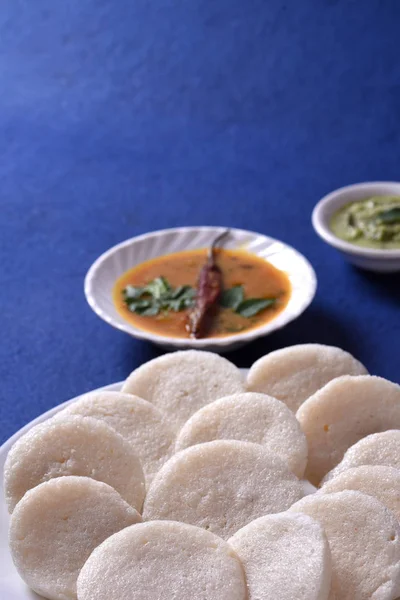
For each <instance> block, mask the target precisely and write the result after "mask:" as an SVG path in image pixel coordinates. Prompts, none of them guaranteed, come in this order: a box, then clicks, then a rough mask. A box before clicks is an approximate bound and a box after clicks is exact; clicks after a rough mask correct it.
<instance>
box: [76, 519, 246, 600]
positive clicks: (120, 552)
mask: <svg viewBox="0 0 400 600" xmlns="http://www.w3.org/2000/svg"><path fill="white" fill-rule="evenodd" d="M246 598H247V596H246V584H245V580H244V573H243V568H242V565H241V564H240V561H239V559H238V558H237V556H236V555H235V553H234V551H233V550H232V548H231V547H230V546H229V545H228V544H227V543H226V542H224V541H223V540H221V539H220V538H218V537H217V536H215V535H213V534H212V533H209V532H208V531H204V530H202V529H199V528H198V527H193V526H191V525H185V524H183V523H174V522H169V521H162V522H161V521H153V522H151V523H143V524H139V525H134V526H133V527H128V528H127V529H125V530H124V531H120V532H119V533H117V534H115V535H113V536H112V537H110V538H109V539H108V540H106V541H105V542H104V543H103V544H101V546H99V547H98V548H96V550H94V552H93V553H92V555H91V556H90V558H89V560H88V561H87V563H86V564H85V566H84V567H83V569H82V571H81V573H80V575H79V579H78V599H79V600H128V599H129V600H246Z"/></svg>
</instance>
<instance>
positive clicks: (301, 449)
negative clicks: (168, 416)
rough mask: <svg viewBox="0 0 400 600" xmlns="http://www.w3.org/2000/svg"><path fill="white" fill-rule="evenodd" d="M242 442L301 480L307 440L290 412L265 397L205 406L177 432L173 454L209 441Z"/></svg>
mask: <svg viewBox="0 0 400 600" xmlns="http://www.w3.org/2000/svg"><path fill="white" fill-rule="evenodd" d="M224 439H225V440H229V439H232V440H242V441H247V442H254V443H256V444H262V445H263V446H264V447H265V448H266V449H267V450H269V451H270V452H271V453H272V454H276V455H277V456H279V457H280V458H282V460H283V461H284V462H286V464H287V465H288V467H289V469H290V470H291V471H293V473H294V474H295V475H297V477H302V476H303V475H304V471H305V468H306V464H307V440H306V437H305V435H304V433H303V432H302V431H301V429H300V425H299V422H298V421H297V419H296V417H295V415H294V414H293V412H292V411H291V410H290V409H289V408H288V407H287V406H286V405H285V404H283V402H280V401H279V400H276V399H275V398H271V397H270V396H266V395H265V394H256V393H251V392H249V393H247V394H246V393H245V394H236V395H234V396H227V397H226V398H221V399H219V400H216V401H215V402H212V403H211V404H207V406H204V407H203V408H201V409H200V410H199V411H197V413H195V414H194V415H193V416H192V417H190V419H189V420H188V421H187V423H186V424H185V425H184V426H183V428H182V429H181V431H180V433H179V435H178V439H177V442H176V450H177V451H179V450H183V449H184V448H188V447H189V446H194V445H195V444H200V443H203V442H210V441H212V440H224Z"/></svg>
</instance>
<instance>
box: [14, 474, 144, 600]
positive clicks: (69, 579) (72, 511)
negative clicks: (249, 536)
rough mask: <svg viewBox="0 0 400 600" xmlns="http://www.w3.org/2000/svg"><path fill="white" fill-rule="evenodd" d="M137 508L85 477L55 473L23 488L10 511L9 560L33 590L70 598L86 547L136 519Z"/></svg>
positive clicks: (56, 599)
mask: <svg viewBox="0 0 400 600" xmlns="http://www.w3.org/2000/svg"><path fill="white" fill-rule="evenodd" d="M140 520H141V517H140V515H139V513H138V512H137V511H136V510H135V509H134V508H132V507H131V506H130V505H129V504H128V503H127V502H125V501H124V500H123V499H122V498H121V496H120V495H119V494H118V493H117V492H116V491H115V490H114V489H113V488H112V487H110V486H109V485H107V484H105V483H102V482H99V481H95V480H94V479H90V478H89V477H59V478H58V479H52V480H51V481H47V482H45V483H41V484H40V485H38V486H37V487H35V488H34V489H32V490H29V491H28V492H27V493H26V494H25V496H24V497H23V498H22V500H21V501H20V502H19V503H18V504H17V506H16V507H15V510H14V512H13V514H12V516H11V523H10V532H9V541H10V550H11V554H12V558H13V561H14V564H15V566H16V568H17V570H18V572H19V574H20V575H21V577H22V579H23V580H24V581H25V582H26V583H27V584H28V585H29V587H31V588H32V589H33V590H34V591H35V592H37V593H38V594H41V596H44V597H45V598H50V599H51V600H67V599H68V600H69V599H71V600H73V599H75V598H76V580H77V578H78V575H79V572H80V570H81V568H82V567H83V565H84V563H85V562H86V560H87V559H88V558H89V556H90V554H91V552H92V550H94V548H96V547H97V546H98V545H99V544H101V542H103V541H104V540H105V539H106V538H108V537H109V536H110V535H112V534H113V533H115V532H117V531H119V530H121V529H123V528H125V527H128V526H129V525H133V524H134V523H138V522H139V521H140Z"/></svg>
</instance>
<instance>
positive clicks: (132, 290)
mask: <svg viewBox="0 0 400 600" xmlns="http://www.w3.org/2000/svg"><path fill="white" fill-rule="evenodd" d="M122 294H123V296H124V300H125V302H131V301H133V300H137V299H138V298H140V297H141V296H143V294H144V289H143V288H141V287H135V286H133V285H127V286H126V288H125V289H124V290H123V292H122Z"/></svg>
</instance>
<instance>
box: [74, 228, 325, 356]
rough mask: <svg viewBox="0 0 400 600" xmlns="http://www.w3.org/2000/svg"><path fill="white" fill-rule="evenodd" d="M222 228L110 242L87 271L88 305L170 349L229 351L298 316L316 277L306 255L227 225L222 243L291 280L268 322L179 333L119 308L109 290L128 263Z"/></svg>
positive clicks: (203, 240) (200, 244)
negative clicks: (133, 318) (168, 333)
mask: <svg viewBox="0 0 400 600" xmlns="http://www.w3.org/2000/svg"><path fill="white" fill-rule="evenodd" d="M222 231H224V229H223V228H222V227H178V228H176V229H164V230H162V231H153V232H151V233H146V234H144V235H140V236H138V237H135V238H132V239H130V240H126V241H125V242H122V243H121V244H118V245H117V246H114V247H113V248H110V250H107V252H105V253H104V254H102V255H101V256H100V257H99V258H98V259H97V260H96V261H95V262H94V263H93V265H92V266H91V267H90V269H89V271H88V273H87V275H86V278H85V294H86V299H87V301H88V303H89V305H90V306H91V308H92V309H93V310H94V312H95V313H96V314H97V315H98V316H99V317H101V318H102V319H103V320H104V321H106V322H107V323H109V325H112V326H113V327H115V328H116V329H120V330H121V331H125V332H126V333H129V335H132V336H133V337H137V338H141V339H145V340H149V341H151V342H154V343H155V344H158V345H160V346H163V347H165V348H169V349H174V348H175V349H176V348H197V349H199V350H200V349H202V350H210V351H213V352H227V351H228V350H229V351H230V350H233V349H235V348H238V347H239V346H242V345H244V344H247V343H248V342H251V341H252V340H254V339H256V338H259V337H262V336H265V335H268V334H269V333H271V332H272V331H275V330H276V329H280V328H281V327H284V326H285V325H287V324H288V323H289V322H290V321H293V320H294V319H296V318H297V317H298V316H300V315H301V314H302V313H303V312H304V311H305V309H306V308H307V306H308V305H309V304H310V303H311V301H312V299H313V298H314V295H315V291H316V287H317V278H316V275H315V272H314V269H313V268H312V266H311V265H310V263H309V262H308V260H307V259H306V258H305V257H304V256H303V255H302V254H300V252H298V251H297V250H295V249H294V248H292V247H291V246H288V245H287V244H284V243H283V242H280V241H278V240H275V239H274V238H271V237H268V236H266V235H262V234H260V233H255V232H253V231H245V230H244V229H230V233H229V236H228V237H227V238H226V240H225V242H224V247H226V248H230V249H235V248H236V249H239V248H240V249H245V250H247V251H248V252H251V253H252V254H255V255H256V256H259V257H261V258H263V259H264V260H266V261H268V262H270V263H271V264H272V265H273V266H274V267H276V268H277V269H280V270H281V271H284V272H285V273H286V274H287V275H288V277H289V280H290V283H291V285H292V294H291V297H290V300H289V302H288V305H287V306H286V308H285V310H283V311H282V312H281V313H280V314H279V315H278V316H277V317H276V318H275V319H273V320H272V321H270V322H269V323H267V324H266V325H263V326H262V327H257V328H255V329H251V330H249V331H243V332H241V333H238V334H236V335H231V336H228V337H225V338H205V339H200V340H193V339H179V338H169V337H164V336H160V335H156V334H154V333H151V332H150V331H145V330H144V329H139V328H137V327H134V326H133V325H132V324H130V323H128V322H127V321H125V319H124V318H123V317H122V316H121V315H120V314H119V313H118V312H117V310H116V308H115V306H114V303H113V299H112V290H113V287H114V285H115V282H116V281H117V279H118V278H119V277H120V276H121V275H122V274H123V273H125V272H126V271H128V269H131V268H133V267H134V266H136V265H138V264H140V263H142V262H144V261H146V260H150V259H152V258H156V257H157V256H162V255H164V254H171V253H173V252H181V251H182V250H193V249H196V248H206V247H209V246H210V245H211V243H212V241H213V240H214V239H215V238H216V237H217V235H218V234H220V233H221V232H222Z"/></svg>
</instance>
